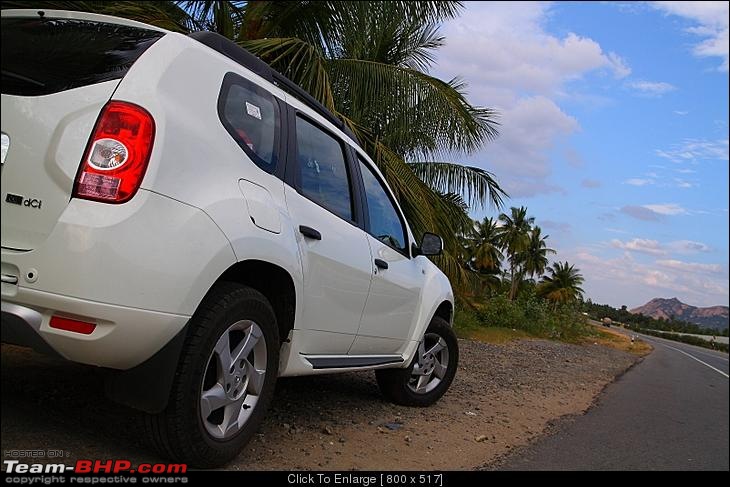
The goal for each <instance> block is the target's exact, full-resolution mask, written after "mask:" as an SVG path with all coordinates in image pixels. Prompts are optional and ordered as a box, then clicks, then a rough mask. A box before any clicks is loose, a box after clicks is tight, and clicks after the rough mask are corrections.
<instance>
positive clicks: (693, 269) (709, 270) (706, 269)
mask: <svg viewBox="0 0 730 487" xmlns="http://www.w3.org/2000/svg"><path fill="white" fill-rule="evenodd" d="M656 263H657V265H659V266H661V267H664V268H667V269H674V270H677V271H681V272H685V273H687V272H689V273H702V274H721V273H722V272H723V268H722V266H721V265H720V264H700V263H698V262H683V261H681V260H676V259H668V260H657V261H656Z"/></svg>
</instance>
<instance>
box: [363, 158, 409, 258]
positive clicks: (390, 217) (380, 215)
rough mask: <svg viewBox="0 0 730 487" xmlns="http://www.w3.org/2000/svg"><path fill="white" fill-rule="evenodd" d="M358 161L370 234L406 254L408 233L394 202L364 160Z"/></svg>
mask: <svg viewBox="0 0 730 487" xmlns="http://www.w3.org/2000/svg"><path fill="white" fill-rule="evenodd" d="M358 160H359V161H360V172H361V173H362V181H363V184H364V186H365V197H366V199H367V206H368V216H369V220H370V225H369V227H368V233H370V235H372V236H373V237H375V238H377V239H378V240H380V241H381V242H383V243H384V244H386V245H388V246H390V247H393V248H394V249H396V250H399V251H401V252H405V250H406V232H405V228H404V227H403V223H402V222H401V219H400V216H399V215H398V211H397V210H396V209H395V205H394V204H393V201H392V200H391V199H390V197H389V196H388V192H387V191H386V190H385V188H384V187H383V185H382V184H381V182H380V180H379V179H378V178H377V176H375V173H373V171H372V169H370V167H369V166H368V165H367V164H365V162H363V160H362V159H359V158H358Z"/></svg>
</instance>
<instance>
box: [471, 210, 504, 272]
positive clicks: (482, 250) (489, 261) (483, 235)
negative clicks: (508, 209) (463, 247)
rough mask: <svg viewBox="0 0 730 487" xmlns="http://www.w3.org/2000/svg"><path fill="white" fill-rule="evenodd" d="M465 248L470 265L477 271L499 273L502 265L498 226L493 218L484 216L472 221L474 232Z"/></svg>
mask: <svg viewBox="0 0 730 487" xmlns="http://www.w3.org/2000/svg"><path fill="white" fill-rule="evenodd" d="M468 245H469V247H468V248H467V250H468V252H469V254H470V255H471V256H472V257H471V265H472V266H473V267H474V270H476V271H478V272H485V273H492V274H496V273H499V271H500V267H501V265H502V259H503V258H504V256H503V255H502V251H501V250H500V239H499V227H498V226H497V221H495V220H494V219H493V218H491V217H490V218H484V220H482V221H476V222H474V232H473V234H472V237H471V239H470V241H469V244H468Z"/></svg>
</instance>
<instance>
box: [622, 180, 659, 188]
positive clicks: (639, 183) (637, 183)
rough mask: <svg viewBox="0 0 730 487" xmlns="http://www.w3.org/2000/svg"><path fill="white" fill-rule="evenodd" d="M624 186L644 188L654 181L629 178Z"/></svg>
mask: <svg viewBox="0 0 730 487" xmlns="http://www.w3.org/2000/svg"><path fill="white" fill-rule="evenodd" d="M624 184H629V185H631V186H646V185H648V184H654V180H653V179H650V178H631V179H627V180H626V181H624Z"/></svg>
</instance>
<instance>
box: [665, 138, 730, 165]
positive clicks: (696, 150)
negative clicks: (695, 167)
mask: <svg viewBox="0 0 730 487" xmlns="http://www.w3.org/2000/svg"><path fill="white" fill-rule="evenodd" d="M655 152H656V154H657V155H658V156H659V157H663V158H665V159H669V160H670V161H672V162H676V163H684V162H697V161H701V160H707V161H727V160H728V139H717V140H707V139H684V140H683V141H682V142H681V143H679V144H674V145H673V146H672V147H670V148H669V149H666V150H663V149H657V150H656V151H655Z"/></svg>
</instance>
